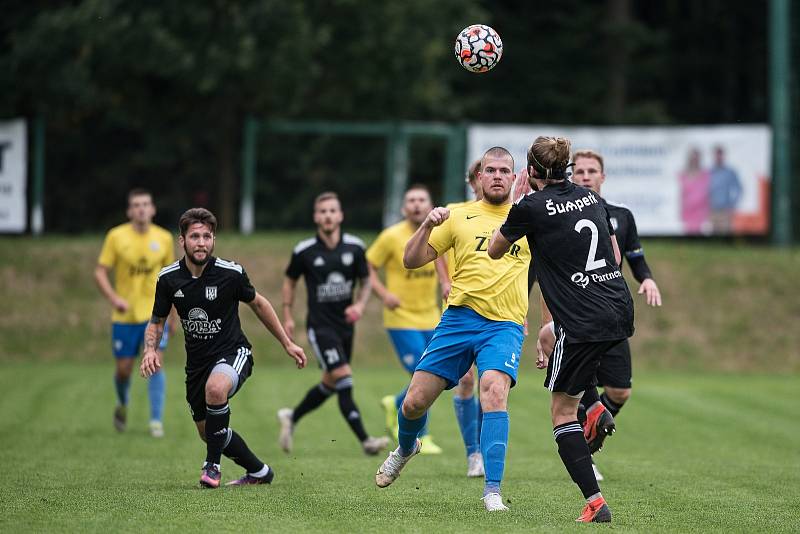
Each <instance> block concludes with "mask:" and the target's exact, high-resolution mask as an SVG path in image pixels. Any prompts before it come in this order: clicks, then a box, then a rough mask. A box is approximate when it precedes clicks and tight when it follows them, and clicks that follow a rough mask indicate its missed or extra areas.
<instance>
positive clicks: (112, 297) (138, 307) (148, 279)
mask: <svg viewBox="0 0 800 534" xmlns="http://www.w3.org/2000/svg"><path fill="white" fill-rule="evenodd" d="M155 214H156V208H155V205H154V204H153V197H152V195H151V194H150V193H149V192H148V191H146V190H144V189H133V190H131V191H130V192H129V193H128V211H127V215H128V220H129V222H127V223H125V224H121V225H119V226H115V227H114V228H112V229H111V230H109V231H108V233H107V234H106V237H105V240H104V241H103V249H102V251H101V252H100V257H99V258H98V260H97V267H96V268H95V270H94V279H95V282H96V283H97V287H98V288H100V292H101V293H103V295H104V296H105V297H106V298H107V299H108V301H109V302H110V303H111V306H112V307H113V312H112V314H111V321H112V322H111V338H112V347H113V351H114V357H115V358H116V373H115V374H114V387H115V388H116V391H117V406H116V408H114V427H115V428H116V429H117V430H118V431H120V432H123V431H124V430H125V428H126V427H127V407H128V392H129V390H130V385H131V372H132V371H133V360H134V358H136V356H137V355H138V354H139V349H140V347H141V346H142V341H143V340H144V331H145V328H146V327H147V320H148V319H149V318H150V312H151V311H152V309H153V292H154V290H155V287H156V278H157V277H158V271H159V270H160V269H161V268H162V267H164V266H165V265H169V264H170V263H172V262H173V261H174V259H175V258H174V252H173V242H172V236H171V235H170V234H169V232H167V231H166V230H165V229H163V228H161V227H160V226H156V225H155V224H153V217H154V216H155ZM111 271H113V272H114V284H113V285H112V284H111V280H110V279H109V273H110V272H111ZM171 328H172V325H171V324H170V325H169V328H166V329H164V337H163V338H162V339H161V342H160V344H159V346H158V348H157V349H158V351H159V352H162V351H163V350H164V349H166V347H167V337H168V331H169V330H170V329H171ZM147 393H148V396H149V397H150V435H151V436H153V437H155V438H160V437H163V436H164V424H163V423H162V415H163V412H164V396H165V395H166V378H165V376H164V371H158V372H157V373H155V374H153V375H152V376H151V377H150V380H149V381H148V384H147Z"/></svg>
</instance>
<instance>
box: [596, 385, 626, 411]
mask: <svg viewBox="0 0 800 534" xmlns="http://www.w3.org/2000/svg"><path fill="white" fill-rule="evenodd" d="M600 402H602V403H603V406H605V407H606V410H608V411H609V412H611V415H612V416H614V417H616V416H617V414H618V413H619V411H620V410H621V409H622V407H623V406H625V403H624V402H623V403H621V404H617V403H616V402H614V401H612V400H611V399H609V398H608V395H606V392H605V391H604V392H603V394H602V395H600Z"/></svg>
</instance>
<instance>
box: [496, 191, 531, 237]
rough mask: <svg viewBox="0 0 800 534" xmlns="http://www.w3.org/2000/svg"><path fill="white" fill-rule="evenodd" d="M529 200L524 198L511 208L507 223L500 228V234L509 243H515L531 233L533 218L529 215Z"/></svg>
mask: <svg viewBox="0 0 800 534" xmlns="http://www.w3.org/2000/svg"><path fill="white" fill-rule="evenodd" d="M529 202H530V201H529V200H528V198H527V197H526V198H523V199H522V201H520V202H517V203H516V204H514V205H513V206H511V211H509V212H508V217H506V222H504V223H503V226H501V227H500V233H501V234H503V237H505V238H506V240H508V242H509V243H514V242H516V241H517V240H519V239H520V238H521V237H524V236H525V235H527V234H529V233H530V232H531V220H532V217H531V216H530V214H529V213H528V211H529V206H530V204H529Z"/></svg>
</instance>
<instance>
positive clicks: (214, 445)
mask: <svg viewBox="0 0 800 534" xmlns="http://www.w3.org/2000/svg"><path fill="white" fill-rule="evenodd" d="M230 420H231V410H230V408H229V407H228V403H227V402H226V403H225V404H207V405H206V462H207V463H212V464H217V465H219V461H220V458H221V457H222V449H224V448H225V441H227V439H228V423H229V422H230Z"/></svg>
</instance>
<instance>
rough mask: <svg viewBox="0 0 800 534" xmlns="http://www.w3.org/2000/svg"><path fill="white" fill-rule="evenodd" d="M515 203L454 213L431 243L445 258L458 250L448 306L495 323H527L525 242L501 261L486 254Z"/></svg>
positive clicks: (473, 204) (476, 205)
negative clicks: (466, 308) (450, 250)
mask: <svg viewBox="0 0 800 534" xmlns="http://www.w3.org/2000/svg"><path fill="white" fill-rule="evenodd" d="M509 210H511V203H508V204H503V205H502V206H495V205H493V204H490V203H489V202H486V201H484V200H480V201H477V202H470V203H467V204H465V205H463V206H461V207H457V208H455V209H452V210H451V211H450V217H448V219H447V220H446V221H445V222H444V223H442V224H441V225H439V226H438V227H436V228H434V229H433V232H431V235H430V237H429V238H428V244H429V245H430V246H431V247H433V249H434V250H435V251H436V253H437V254H438V255H439V256H441V255H442V254H444V253H445V252H447V250H449V249H453V277H452V286H451V289H450V296H449V297H448V299H447V304H448V305H449V306H466V307H468V308H470V309H472V310H473V311H475V312H476V313H479V314H480V315H482V316H483V317H485V318H487V319H491V320H493V321H513V322H515V323H517V324H524V322H525V316H526V315H527V313H528V266H529V265H530V261H531V251H530V247H529V246H528V240H527V239H526V238H524V237H523V238H521V239H519V240H518V241H517V242H516V243H513V244H512V245H511V248H510V249H509V251H508V252H507V253H506V254H505V255H503V257H502V258H500V259H499V260H493V259H491V258H490V257H489V254H488V253H487V250H488V247H489V240H490V239H491V238H492V234H493V233H494V231H495V230H496V229H497V228H500V226H502V224H503V223H504V222H505V220H506V216H507V215H508V212H509Z"/></svg>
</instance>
